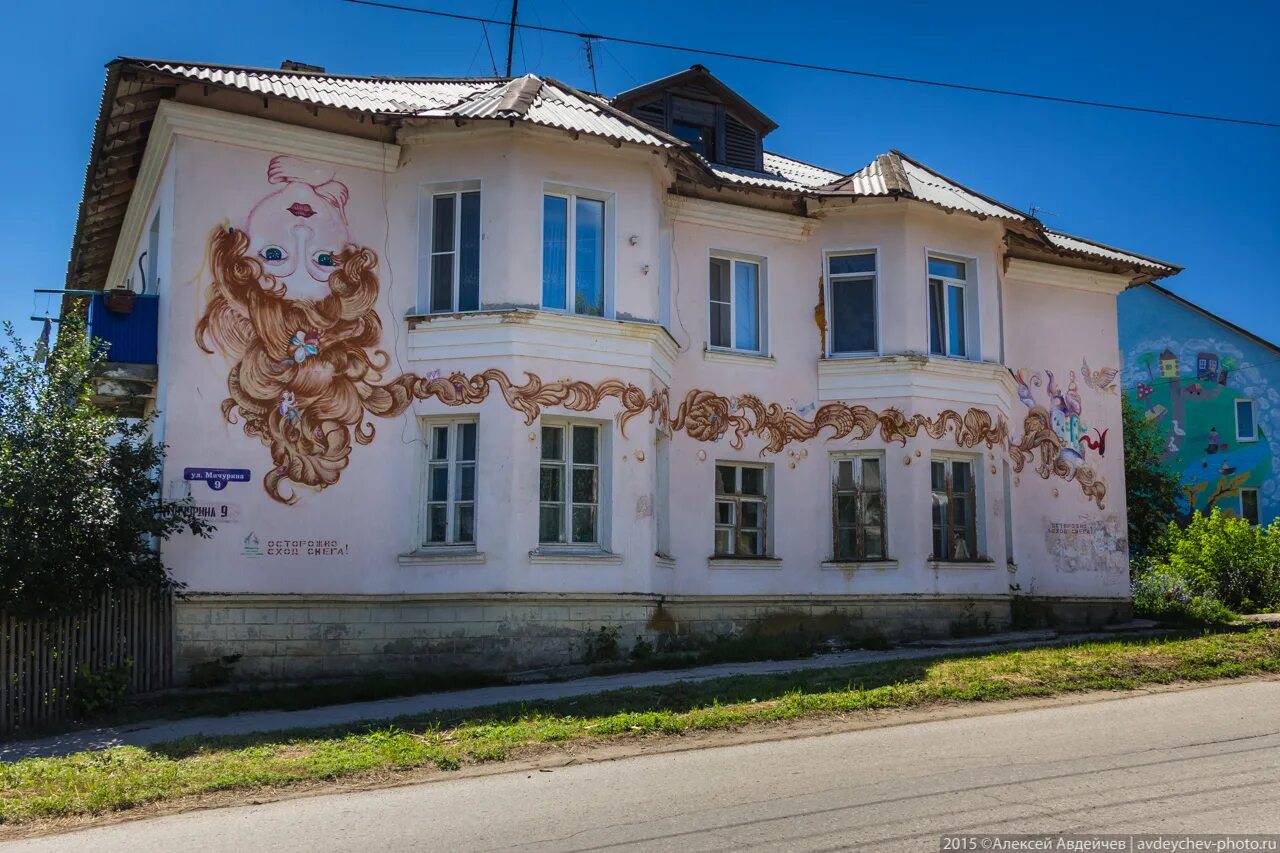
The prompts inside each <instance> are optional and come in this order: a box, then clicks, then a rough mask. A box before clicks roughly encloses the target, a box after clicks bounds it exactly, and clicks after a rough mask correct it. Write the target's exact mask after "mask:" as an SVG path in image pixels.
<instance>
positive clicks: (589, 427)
mask: <svg viewBox="0 0 1280 853" xmlns="http://www.w3.org/2000/svg"><path fill="white" fill-rule="evenodd" d="M538 542H540V543H541V544H543V545H569V544H572V545H599V544H600V427H599V426H598V425H596V424H586V423H580V422H576V421H566V422H561V423H545V424H543V427H542V463H541V469H540V471H539V475H538Z"/></svg>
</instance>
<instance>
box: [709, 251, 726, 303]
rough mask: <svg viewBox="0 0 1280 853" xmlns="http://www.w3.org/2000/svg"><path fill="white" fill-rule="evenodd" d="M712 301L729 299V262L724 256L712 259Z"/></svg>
mask: <svg viewBox="0 0 1280 853" xmlns="http://www.w3.org/2000/svg"><path fill="white" fill-rule="evenodd" d="M710 282H711V301H712V302H728V301H729V262H728V261H726V260H725V259H724V258H712V259H711V277H710Z"/></svg>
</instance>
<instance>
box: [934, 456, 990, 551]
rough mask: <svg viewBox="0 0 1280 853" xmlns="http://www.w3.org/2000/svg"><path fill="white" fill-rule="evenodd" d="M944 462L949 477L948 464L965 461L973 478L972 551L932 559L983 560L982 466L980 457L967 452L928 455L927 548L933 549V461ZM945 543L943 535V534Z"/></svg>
mask: <svg viewBox="0 0 1280 853" xmlns="http://www.w3.org/2000/svg"><path fill="white" fill-rule="evenodd" d="M934 462H946V463H947V465H948V472H947V476H948V478H950V476H951V473H950V468H949V466H950V465H951V464H952V463H955V462H967V463H968V464H969V476H970V478H971V479H972V480H973V495H972V501H973V553H972V554H970V555H969V556H968V557H966V558H964V559H960V558H957V557H954V556H952V554H950V553H948V554H933V561H934V562H937V563H977V562H983V561H985V560H986V559H987V558H986V556H985V554H986V500H985V497H984V494H983V492H984V489H983V479H984V478H983V473H982V472H983V468H982V457H981V456H974V455H970V454H967V453H938V452H934V453H931V454H930V455H929V463H930V464H929V550H930V551H933V463H934ZM947 512H948V514H949V513H950V512H951V506H950V502H949V501H948V507H947ZM943 538H944V544H945V538H946V537H945V535H944V537H943Z"/></svg>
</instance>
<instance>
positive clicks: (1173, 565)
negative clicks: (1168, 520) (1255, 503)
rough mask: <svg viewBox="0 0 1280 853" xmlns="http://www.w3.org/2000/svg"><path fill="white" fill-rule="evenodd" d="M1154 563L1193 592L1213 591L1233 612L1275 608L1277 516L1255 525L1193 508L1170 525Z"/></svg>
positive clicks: (1279, 585)
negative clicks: (1184, 520)
mask: <svg viewBox="0 0 1280 853" xmlns="http://www.w3.org/2000/svg"><path fill="white" fill-rule="evenodd" d="M1160 550H1161V552H1162V553H1161V554H1160V559H1159V563H1160V565H1162V566H1167V567H1168V569H1169V571H1170V572H1172V573H1173V574H1174V575H1176V576H1177V577H1179V578H1182V579H1184V580H1185V581H1186V582H1187V584H1188V587H1189V588H1190V589H1191V590H1192V592H1193V593H1195V594H1197V595H1212V596H1213V597H1215V598H1217V599H1218V600H1219V601H1221V602H1222V603H1223V604H1224V605H1226V606H1227V607H1229V608H1230V609H1232V610H1234V611H1236V612H1237V613H1258V612H1265V611H1269V610H1275V609H1277V608H1280V522H1272V523H1271V525H1270V526H1269V527H1254V526H1253V525H1252V524H1250V523H1249V522H1247V521H1245V520H1244V519H1242V518H1235V517H1232V516H1227V515H1223V514H1222V512H1221V511H1220V510H1218V509H1216V508H1215V509H1214V510H1213V513H1212V514H1211V515H1208V516H1205V515H1202V514H1200V513H1196V514H1195V515H1194V516H1193V517H1192V519H1191V523H1190V524H1188V525H1187V526H1186V527H1185V528H1181V529H1179V528H1178V527H1176V526H1174V525H1170V526H1169V530H1168V533H1167V534H1166V536H1165V540H1164V541H1163V542H1162V543H1161V548H1160Z"/></svg>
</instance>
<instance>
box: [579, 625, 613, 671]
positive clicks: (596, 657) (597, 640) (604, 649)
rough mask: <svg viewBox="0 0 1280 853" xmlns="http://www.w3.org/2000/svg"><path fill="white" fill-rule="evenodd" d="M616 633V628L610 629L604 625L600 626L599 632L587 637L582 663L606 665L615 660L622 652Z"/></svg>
mask: <svg viewBox="0 0 1280 853" xmlns="http://www.w3.org/2000/svg"><path fill="white" fill-rule="evenodd" d="M618 631H619V629H618V628H616V627H613V628H610V627H606V626H604V625H601V626H600V630H599V631H597V632H596V633H594V634H588V635H587V647H586V650H585V651H584V652H583V656H582V657H583V662H584V663H607V662H608V661H611V660H617V659H618V656H619V655H620V654H621V652H622V648H621V646H620V645H619V643H618Z"/></svg>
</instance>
